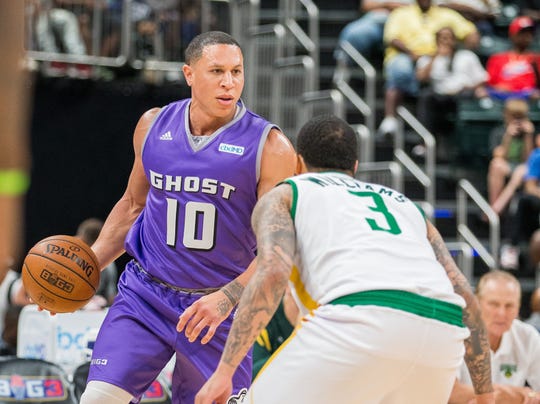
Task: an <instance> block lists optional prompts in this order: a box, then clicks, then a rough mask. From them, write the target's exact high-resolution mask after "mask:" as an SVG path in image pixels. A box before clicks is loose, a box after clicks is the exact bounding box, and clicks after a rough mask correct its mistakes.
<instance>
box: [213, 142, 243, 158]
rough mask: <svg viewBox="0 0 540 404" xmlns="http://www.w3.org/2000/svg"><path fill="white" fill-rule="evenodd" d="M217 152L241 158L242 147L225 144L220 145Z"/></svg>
mask: <svg viewBox="0 0 540 404" xmlns="http://www.w3.org/2000/svg"><path fill="white" fill-rule="evenodd" d="M218 150H219V151H220V152H223V153H231V154H236V155H238V156H242V155H243V154H244V146H235V145H233V144H227V143H221V144H220V145H219V148H218Z"/></svg>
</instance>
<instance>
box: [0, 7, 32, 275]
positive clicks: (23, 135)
mask: <svg viewBox="0 0 540 404" xmlns="http://www.w3.org/2000/svg"><path fill="white" fill-rule="evenodd" d="M24 10H25V4H24V2H20V1H0V49H2V63H0V78H1V80H0V106H1V108H2V119H1V120H0V283H2V282H3V281H4V277H5V276H6V274H7V273H8V269H9V268H11V266H12V261H13V258H12V257H15V259H18V257H19V255H20V254H21V251H22V244H23V243H22V240H23V238H24V237H23V235H24V225H23V222H24V203H23V202H24V199H25V195H26V191H27V190H28V186H29V185H30V175H29V171H30V170H29V167H30V165H31V157H30V148H29V146H28V140H29V136H28V127H27V125H28V124H29V122H30V121H31V119H30V117H29V115H28V106H29V104H30V102H29V101H30V100H31V97H30V93H31V92H30V90H31V87H30V86H28V82H27V76H26V74H25V71H24V70H23V68H22V66H23V63H22V62H23V60H24V59H25V57H24V24H23V23H22V21H24Z"/></svg>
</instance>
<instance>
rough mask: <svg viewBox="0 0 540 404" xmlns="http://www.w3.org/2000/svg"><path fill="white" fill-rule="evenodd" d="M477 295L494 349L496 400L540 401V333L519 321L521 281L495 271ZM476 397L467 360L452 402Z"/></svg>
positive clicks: (465, 402) (506, 402)
mask: <svg viewBox="0 0 540 404" xmlns="http://www.w3.org/2000/svg"><path fill="white" fill-rule="evenodd" d="M476 295H477V297H478V300H479V303H480V311H481V316H482V319H483V321H484V324H485V326H486V330H487V334H488V340H489V345H490V348H491V372H492V380H493V383H494V386H493V387H494V389H495V400H496V402H497V403H501V404H513V403H529V404H538V403H540V334H538V332H537V331H536V329H535V328H534V327H532V326H530V325H529V324H525V323H524V322H522V321H520V320H518V314H519V307H520V303H521V286H520V284H519V281H518V280H517V279H516V278H515V277H514V276H513V275H512V274H510V273H508V272H505V271H501V270H492V271H490V272H488V273H486V274H484V275H483V276H482V277H481V278H480V280H479V282H478V285H477V288H476ZM526 386H528V387H526ZM473 398H474V395H473V391H472V386H471V379H470V376H469V372H468V370H467V367H466V366H465V363H463V364H462V366H461V369H460V371H459V373H458V381H457V382H456V384H455V385H454V389H453V391H452V395H451V396H450V400H449V403H452V404H462V403H463V404H468V403H470V402H471V401H470V400H472V399H473Z"/></svg>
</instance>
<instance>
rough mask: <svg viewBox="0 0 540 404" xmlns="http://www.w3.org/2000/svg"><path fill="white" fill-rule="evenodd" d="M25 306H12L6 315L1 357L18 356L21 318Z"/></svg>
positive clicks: (0, 350) (0, 346)
mask: <svg viewBox="0 0 540 404" xmlns="http://www.w3.org/2000/svg"><path fill="white" fill-rule="evenodd" d="M23 307H24V306H20V305H17V304H10V305H9V306H8V307H7V310H6V312H5V313H4V319H3V320H4V329H3V330H2V340H0V356H16V355H17V338H18V335H19V333H18V327H19V316H20V315H21V311H22V309H23Z"/></svg>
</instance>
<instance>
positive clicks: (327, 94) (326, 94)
mask: <svg viewBox="0 0 540 404" xmlns="http://www.w3.org/2000/svg"><path fill="white" fill-rule="evenodd" d="M299 101H300V105H299V106H298V111H297V116H298V119H297V122H299V123H301V124H303V123H305V122H307V120H308V119H309V118H311V117H312V116H313V108H312V107H313V104H315V103H319V102H324V101H329V102H330V108H328V111H327V112H328V113H332V114H333V115H335V116H337V117H339V118H342V119H345V103H344V98H343V94H341V92H339V91H338V90H332V89H331V90H319V91H308V92H305V93H303V94H302V95H301V96H300V100H299Z"/></svg>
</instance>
